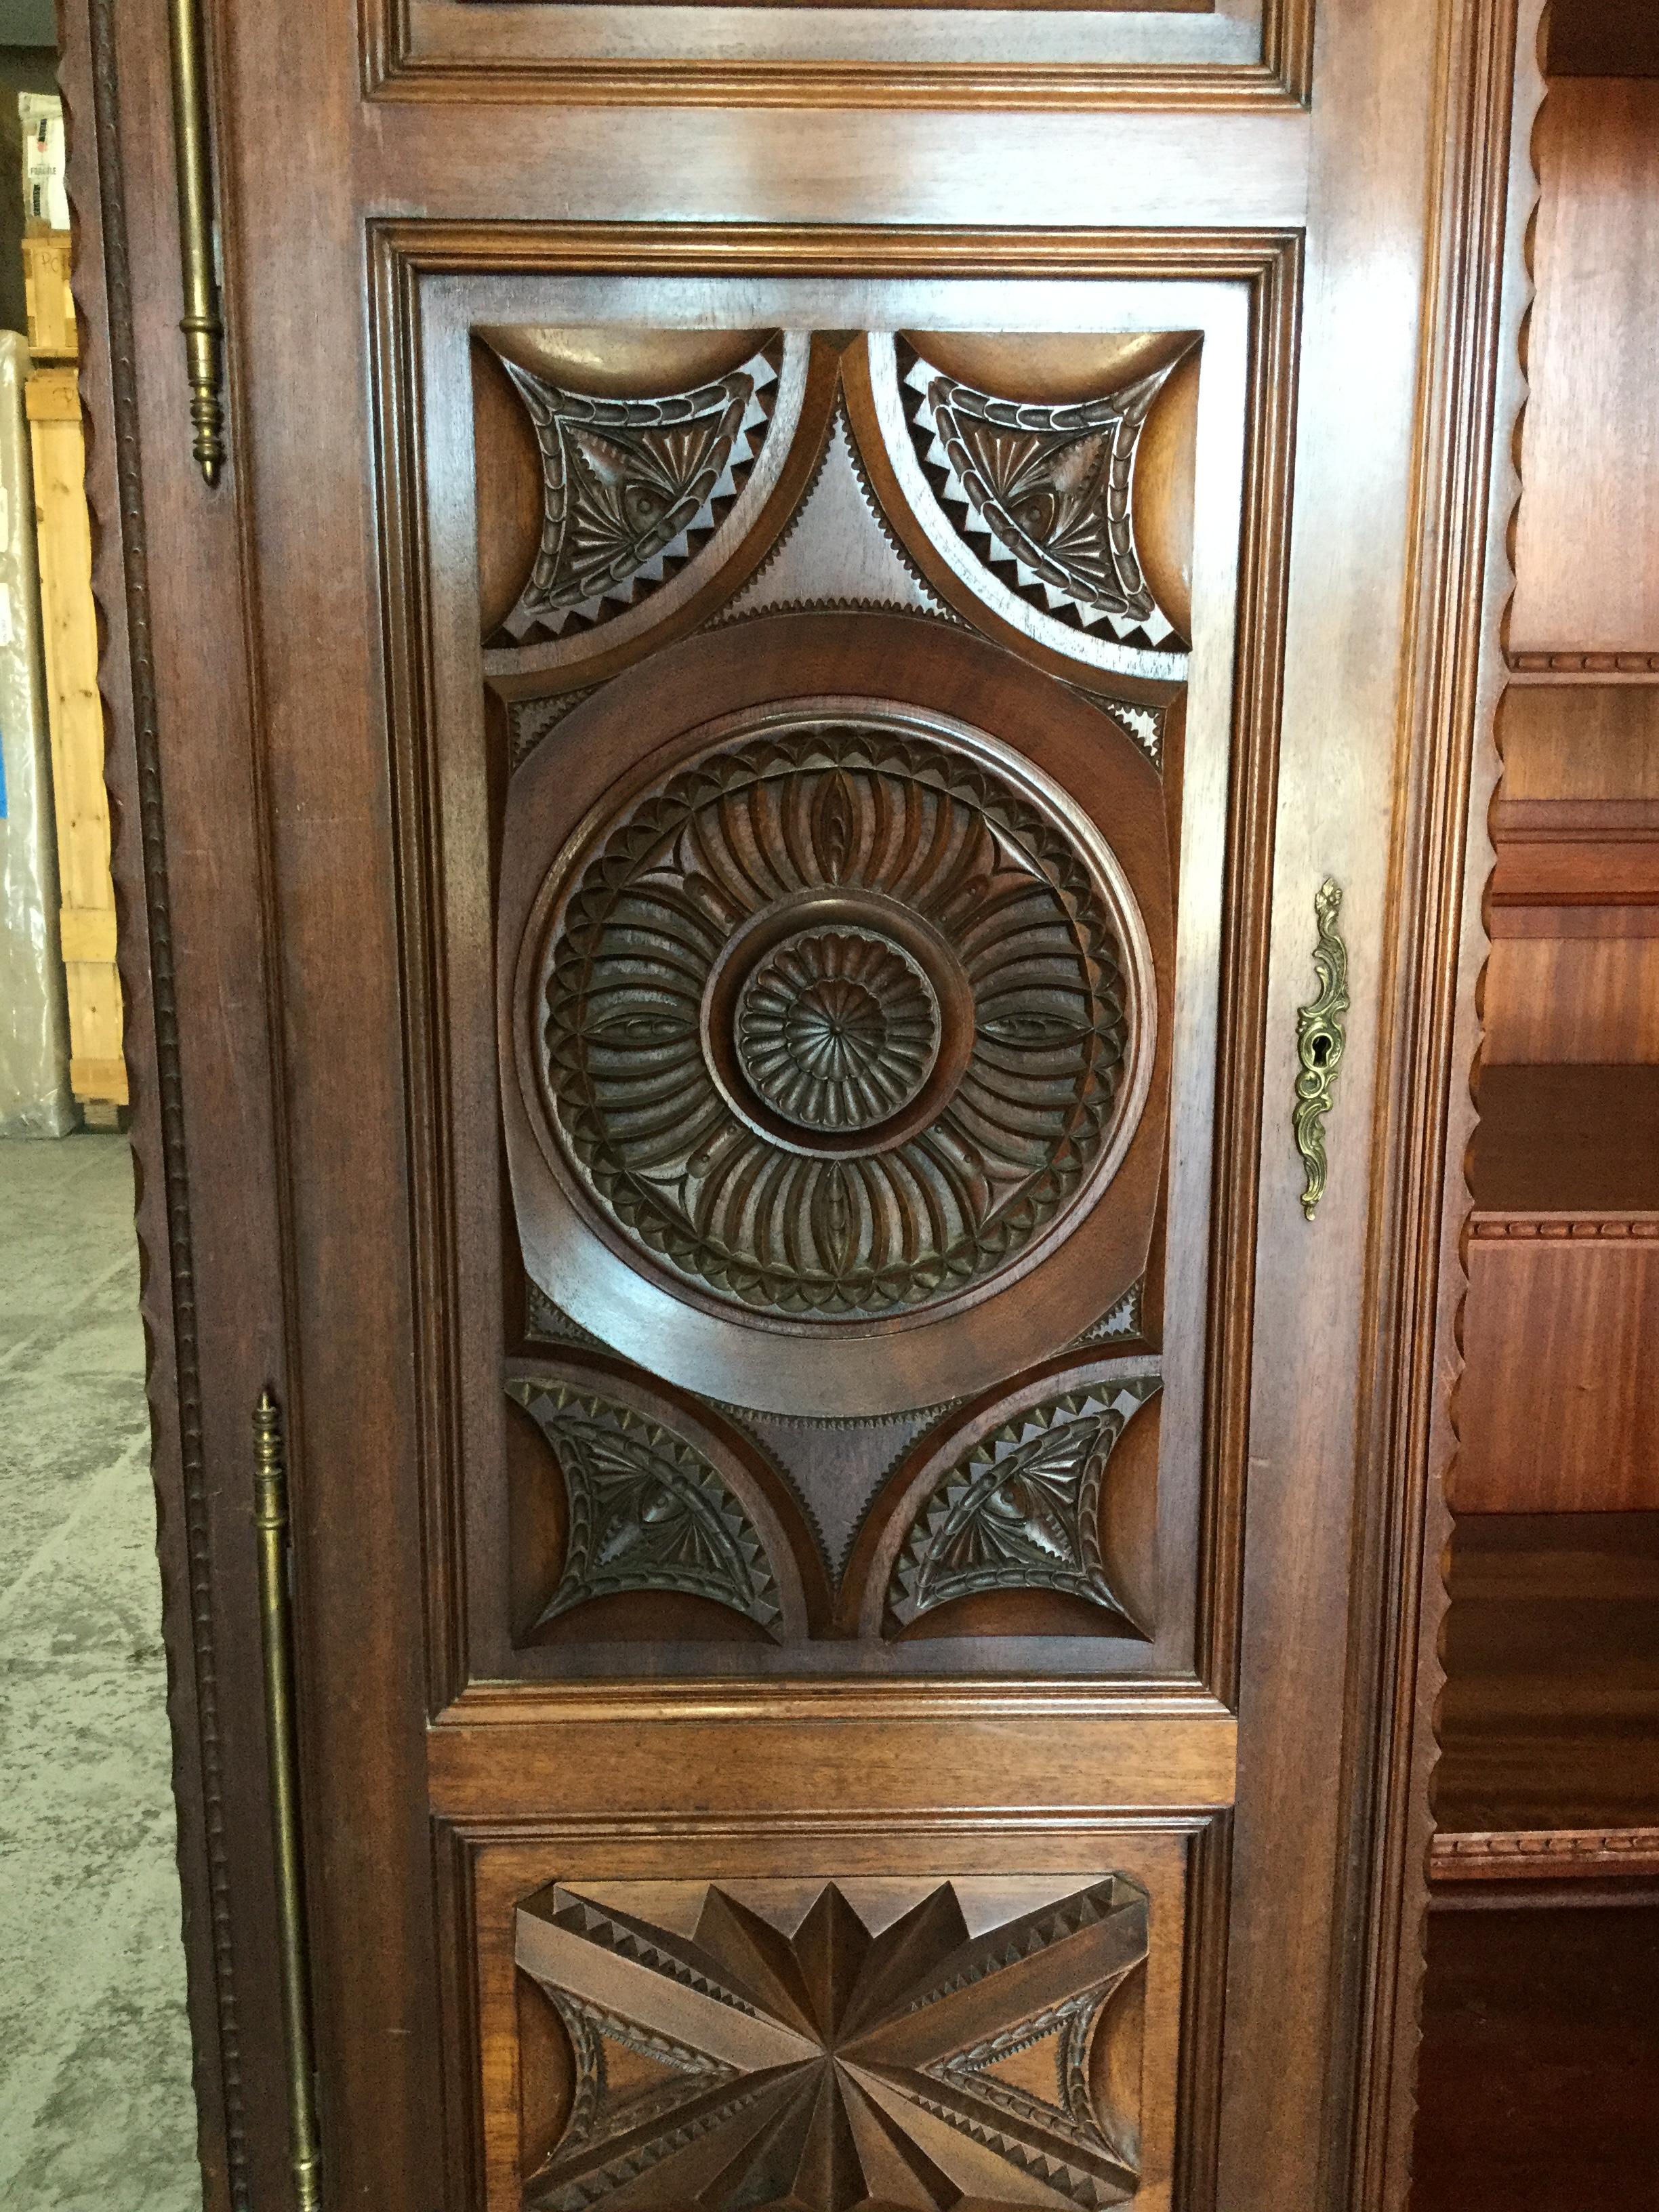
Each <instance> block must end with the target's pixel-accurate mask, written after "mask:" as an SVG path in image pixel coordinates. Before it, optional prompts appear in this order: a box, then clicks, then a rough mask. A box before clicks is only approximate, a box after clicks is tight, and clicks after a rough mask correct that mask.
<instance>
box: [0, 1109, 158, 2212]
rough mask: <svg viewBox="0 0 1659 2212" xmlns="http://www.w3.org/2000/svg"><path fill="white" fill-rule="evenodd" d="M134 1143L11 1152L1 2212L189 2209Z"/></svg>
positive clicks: (1, 1328)
mask: <svg viewBox="0 0 1659 2212" xmlns="http://www.w3.org/2000/svg"><path fill="white" fill-rule="evenodd" d="M143 1357H144V1354H143V1335H142V1333H141V1330H140V1328H139V1322H138V1265H137V1251H136V1249H135V1247H134V1243H133V1235H132V1170H131V1158H130V1155H129V1153H128V1150H127V1145H126V1140H125V1138H122V1137H99V1136H90V1135H79V1136H74V1137H67V1138H64V1139H62V1140H61V1141H59V1142H58V1143H55V1144H54V1143H52V1142H40V1143H21V1142H16V1143H0V1869H3V1873H0V2204H3V2205H4V2206H5V2207H6V2208H7V2212H198V2208H199V2206H200V2204H201V2190H200V2186H199V2184H198V2182H197V2171H196V2145H195V2126H196V2122H195V2109H194V2105H193V2102H192V2099H191V2086H190V2042H189V2036H188V2033H187V2031H186V2027H185V1969H184V1954H183V1952H182V1950H181V1948H180V1945H179V1880H178V1872H177V1869H176V1867H175V1864H174V1860H173V1847H174V1830H173V1800H172V1796H171V1795H170V1792H169V1786H168V1772H169V1766H170V1759H171V1754H170V1752H169V1748H168V1742H167V1714H166V1711H165V1709H164V1705H163V1699H164V1698H165V1695H166V1679H165V1672H164V1668H163V1663H162V1655H161V1625H160V1617H161V1585H160V1580H159V1577H158V1575H157V1572H156V1565H155V1507H154V1501H153V1498H152V1493H151V1491H150V1482H149V1427H148V1420H147V1416H146V1413H145V1407H144V1392H143Z"/></svg>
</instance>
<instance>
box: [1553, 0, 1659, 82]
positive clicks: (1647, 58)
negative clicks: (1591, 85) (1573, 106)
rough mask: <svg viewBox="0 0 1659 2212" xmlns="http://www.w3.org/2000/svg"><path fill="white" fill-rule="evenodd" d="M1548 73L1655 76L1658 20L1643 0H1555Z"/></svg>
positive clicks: (1657, 69)
mask: <svg viewBox="0 0 1659 2212" xmlns="http://www.w3.org/2000/svg"><path fill="white" fill-rule="evenodd" d="M1549 71H1550V75H1551V76H1659V21H1655V19H1654V15H1653V10H1652V9H1650V8H1649V7H1648V6H1647V5H1646V4H1645V0H1554V4H1553V6H1552V8H1551V9H1550V35H1549Z"/></svg>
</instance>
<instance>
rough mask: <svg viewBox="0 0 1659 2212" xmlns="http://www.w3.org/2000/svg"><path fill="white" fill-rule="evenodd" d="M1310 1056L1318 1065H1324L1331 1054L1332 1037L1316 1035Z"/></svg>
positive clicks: (1310, 1048) (1310, 1049) (1315, 1064)
mask: <svg viewBox="0 0 1659 2212" xmlns="http://www.w3.org/2000/svg"><path fill="white" fill-rule="evenodd" d="M1308 1056H1309V1058H1310V1060H1312V1061H1313V1064H1314V1066H1316V1067H1323V1066H1324V1065H1325V1062H1326V1061H1327V1060H1328V1059H1329V1058H1330V1056H1331V1041H1330V1039H1329V1038H1328V1037H1316V1038H1315V1039H1314V1041H1313V1042H1312V1044H1311V1045H1310V1047H1309V1052H1308Z"/></svg>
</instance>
